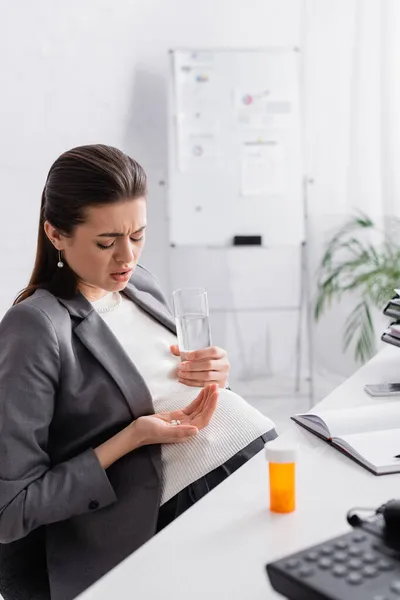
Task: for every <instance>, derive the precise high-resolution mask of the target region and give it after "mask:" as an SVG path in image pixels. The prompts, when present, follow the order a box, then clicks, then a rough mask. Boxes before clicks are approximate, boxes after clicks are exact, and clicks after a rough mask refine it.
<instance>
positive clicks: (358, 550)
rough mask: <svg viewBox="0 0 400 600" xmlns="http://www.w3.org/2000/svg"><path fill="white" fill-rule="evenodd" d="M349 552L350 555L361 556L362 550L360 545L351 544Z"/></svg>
mask: <svg viewBox="0 0 400 600" xmlns="http://www.w3.org/2000/svg"><path fill="white" fill-rule="evenodd" d="M348 553H349V554H350V556H360V554H362V550H361V548H359V547H358V546H350V548H349V549H348Z"/></svg>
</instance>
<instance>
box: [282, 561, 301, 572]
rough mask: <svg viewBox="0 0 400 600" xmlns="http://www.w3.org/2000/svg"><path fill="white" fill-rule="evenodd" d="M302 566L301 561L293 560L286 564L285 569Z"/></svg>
mask: <svg viewBox="0 0 400 600" xmlns="http://www.w3.org/2000/svg"><path fill="white" fill-rule="evenodd" d="M299 565H300V561H299V560H298V559H297V558H291V559H290V560H288V561H287V562H286V563H285V567H286V568H287V569H291V570H292V569H295V568H296V567H298V566H299Z"/></svg>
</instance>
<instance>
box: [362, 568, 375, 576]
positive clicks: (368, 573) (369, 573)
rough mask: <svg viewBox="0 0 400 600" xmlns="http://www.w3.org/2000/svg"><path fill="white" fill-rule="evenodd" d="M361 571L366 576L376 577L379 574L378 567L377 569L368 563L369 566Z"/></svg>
mask: <svg viewBox="0 0 400 600" xmlns="http://www.w3.org/2000/svg"><path fill="white" fill-rule="evenodd" d="M361 573H362V575H365V577H375V576H376V575H378V569H376V568H375V567H371V565H368V566H367V567H364V568H363V570H362V571H361Z"/></svg>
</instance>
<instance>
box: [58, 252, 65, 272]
mask: <svg viewBox="0 0 400 600" xmlns="http://www.w3.org/2000/svg"><path fill="white" fill-rule="evenodd" d="M63 266H64V263H63V261H62V260H61V250H59V251H58V263H57V267H58V268H59V269H62V268H63Z"/></svg>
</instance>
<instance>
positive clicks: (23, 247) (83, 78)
mask: <svg viewBox="0 0 400 600" xmlns="http://www.w3.org/2000/svg"><path fill="white" fill-rule="evenodd" d="M0 10H1V13H0V15H1V16H0V57H1V59H0V60H1V63H0V64H1V69H0V70H1V77H2V84H1V89H2V94H1V97H0V109H1V110H0V139H1V145H0V178H1V182H2V186H1V187H2V194H1V217H0V218H1V221H2V223H6V224H7V227H6V230H5V234H4V233H3V236H2V238H1V240H0V247H1V254H0V271H1V273H2V276H3V279H2V280H3V281H4V276H5V277H6V279H5V281H6V282H7V283H6V285H3V286H2V288H1V290H0V314H2V313H3V312H4V310H5V309H6V308H7V307H8V305H9V304H10V302H11V300H12V298H13V297H14V295H15V293H16V291H17V290H18V289H19V288H21V287H22V286H23V285H24V284H25V283H26V280H27V278H28V275H29V273H30V270H31V267H32V260H33V253H34V248H35V240H36V227H37V225H36V224H37V220H38V210H39V202H40V195H41V191H42V188H43V185H44V181H45V177H46V174H47V171H48V169H49V167H50V165H51V163H52V161H53V160H54V159H55V158H56V157H57V156H58V155H59V154H60V153H61V152H63V151H64V150H66V149H68V148H70V147H72V146H73V145H78V144H84V143H94V142H104V143H108V144H114V145H116V146H119V147H121V148H122V149H124V150H125V151H127V152H129V153H131V154H132V155H133V156H134V157H135V158H137V159H138V160H139V161H140V162H142V163H143V165H144V167H145V168H146V169H147V171H148V174H149V177H150V184H151V188H150V189H151V194H150V201H149V210H150V225H151V228H150V231H149V235H148V246H147V250H146V259H147V264H148V265H149V266H150V267H151V268H152V269H153V270H154V271H155V272H156V274H157V275H158V277H159V278H160V280H161V282H162V283H163V284H166V282H167V280H166V272H167V268H166V261H167V253H166V252H165V250H166V248H167V231H166V226H165V218H166V206H165V194H166V192H165V188H164V187H162V186H160V185H159V181H160V180H165V179H166V158H167V157H166V152H167V138H166V85H167V84H166V78H167V64H168V63H167V61H168V56H167V51H168V49H169V48H170V47H173V46H196V45H202V46H204V45H206V46H207V45H210V46H222V47H223V46H226V45H239V46H251V45H265V44H286V43H289V44H290V43H298V41H299V18H300V3H299V2H297V1H296V0H268V1H266V0H250V1H248V2H246V6H245V7H244V5H243V3H242V2H240V1H239V0H218V2H215V0H202V1H201V2H198V1H197V0H189V1H188V0H182V1H179V0H136V1H135V0H133V1H132V0H130V1H128V0H118V1H115V0H96V1H93V0H72V1H70V2H63V3H60V2H53V1H52V0H36V1H35V2H31V1H30V0H19V1H18V2H7V3H6V2H4V3H2V4H1V5H0Z"/></svg>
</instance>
